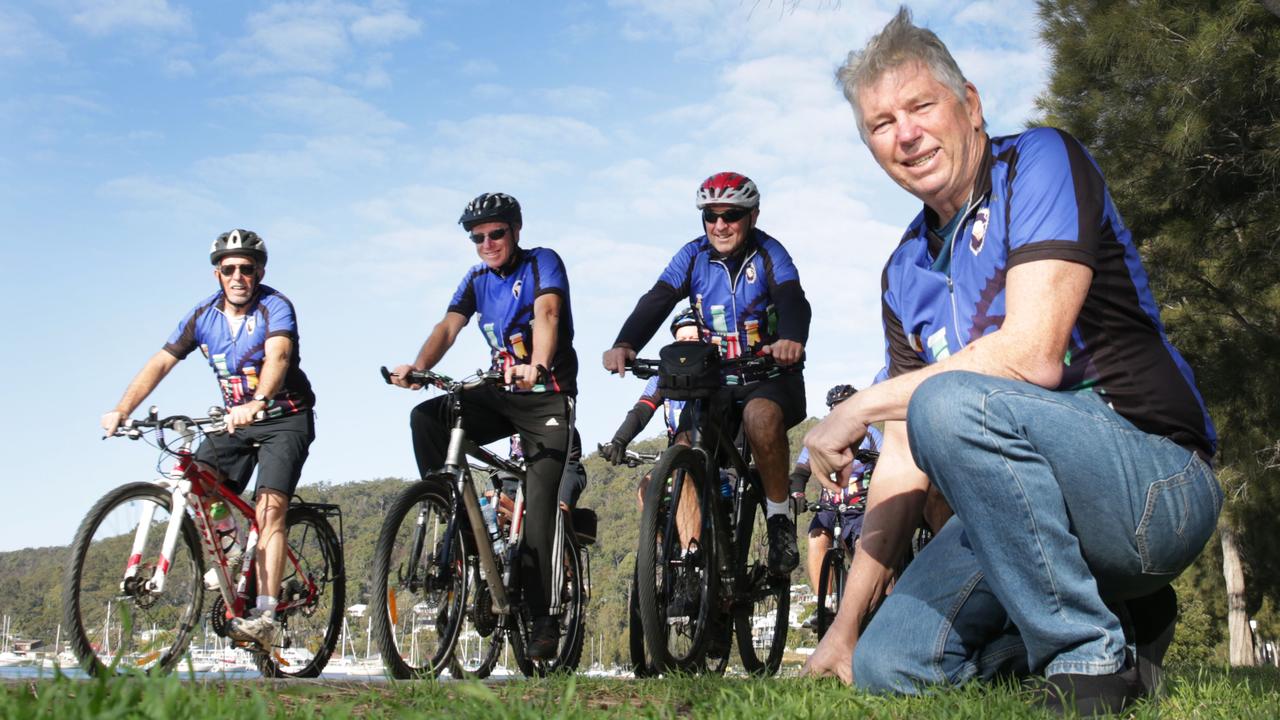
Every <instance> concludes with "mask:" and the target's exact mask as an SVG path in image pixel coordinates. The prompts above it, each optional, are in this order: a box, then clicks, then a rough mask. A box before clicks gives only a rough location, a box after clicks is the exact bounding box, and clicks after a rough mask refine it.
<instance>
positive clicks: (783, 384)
mask: <svg viewBox="0 0 1280 720" xmlns="http://www.w3.org/2000/svg"><path fill="white" fill-rule="evenodd" d="M756 398H763V399H765V400H770V401H772V402H774V403H775V404H777V406H778V407H779V408H781V409H782V424H783V427H784V428H785V429H787V430H790V429H791V428H793V427H795V426H796V425H799V424H800V423H801V422H803V421H804V419H805V418H806V417H807V416H808V413H809V409H808V406H807V405H806V404H805V398H804V373H800V372H793V373H786V374H783V375H779V376H778V377H775V378H769V379H768V380H761V381H760V382H754V383H751V384H750V385H741V386H738V387H734V388H733V399H734V400H736V401H738V403H739V407H740V408H745V407H746V406H747V403H748V402H750V401H752V400H755V399H756ZM692 423H693V413H692V412H690V408H689V406H685V410H684V411H683V412H681V413H680V423H679V427H678V428H677V429H676V432H677V434H678V433H682V432H684V431H686V430H689V429H690V428H691V427H692Z"/></svg>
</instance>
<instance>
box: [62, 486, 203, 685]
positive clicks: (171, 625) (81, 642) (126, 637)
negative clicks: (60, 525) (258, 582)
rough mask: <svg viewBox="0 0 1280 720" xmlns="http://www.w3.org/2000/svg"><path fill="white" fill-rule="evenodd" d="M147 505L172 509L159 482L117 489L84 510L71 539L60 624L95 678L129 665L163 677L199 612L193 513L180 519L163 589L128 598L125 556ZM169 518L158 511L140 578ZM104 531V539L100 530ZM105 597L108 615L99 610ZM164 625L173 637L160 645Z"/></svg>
mask: <svg viewBox="0 0 1280 720" xmlns="http://www.w3.org/2000/svg"><path fill="white" fill-rule="evenodd" d="M135 503H136V506H134V507H130V505H132V504H135ZM148 504H149V505H150V506H151V509H152V510H153V511H154V512H155V513H156V514H157V515H159V514H161V513H162V514H163V515H166V516H167V515H169V514H170V512H171V510H172V498H171V496H170V494H169V492H168V491H167V490H165V489H164V488H163V487H161V486H159V485H156V484H155V483H149V482H137V483H129V484H127V485H122V486H120V487H118V488H116V489H114V490H112V491H111V492H109V493H107V494H106V495H105V496H103V497H102V499H100V500H98V502H97V503H95V504H94V506H93V508H92V509H90V510H89V513H88V514H87V515H85V518H84V520H83V521H82V522H81V523H80V527H79V528H78V529H77V530H76V535H75V539H74V540H73V541H72V543H71V557H70V559H69V562H68V563H67V569H66V574H65V575H64V580H63V590H62V606H63V618H62V622H63V624H64V625H66V627H67V629H68V630H69V631H70V633H71V648H72V650H73V651H74V652H75V655H76V657H77V658H78V659H79V661H80V666H81V667H82V668H83V669H84V670H85V672H87V673H89V674H90V675H96V676H109V675H114V674H116V673H118V672H125V671H128V670H136V671H142V672H145V673H147V674H149V675H163V674H165V673H168V672H170V671H172V670H173V669H174V668H175V667H177V665H178V664H179V662H180V661H181V660H182V658H183V657H184V656H185V655H186V651H187V646H188V645H189V644H190V642H191V632H192V629H193V628H194V627H195V625H196V623H197V622H198V621H199V619H200V616H201V614H202V606H203V604H204V581H203V575H204V554H203V549H202V547H201V544H200V538H199V535H198V534H197V532H196V527H195V523H193V522H192V520H191V518H190V517H183V518H182V522H181V525H180V527H181V530H180V532H179V535H178V540H177V542H176V543H175V545H174V550H173V557H172V558H170V563H169V569H168V573H167V577H166V578H165V588H164V591H163V592H162V593H161V594H157V595H151V594H146V593H142V594H135V595H129V594H126V593H125V590H124V589H123V587H122V585H123V583H122V580H123V579H124V578H123V575H122V573H121V570H122V568H123V566H124V563H123V562H122V561H123V560H125V559H127V558H129V557H130V551H131V548H132V543H133V540H134V531H136V529H137V527H138V523H139V521H140V519H141V515H140V513H141V512H142V509H143V507H146V506H147V505H148ZM117 511H119V512H118V513H117ZM168 521H169V518H168V517H163V518H157V517H156V516H154V515H153V519H152V527H151V529H150V531H149V532H148V536H147V545H146V546H145V548H144V549H143V551H142V553H141V559H142V563H141V564H140V565H139V566H138V574H137V576H136V577H138V578H139V579H141V580H142V581H145V580H146V579H148V578H150V577H151V576H152V573H153V572H154V570H155V564H154V559H155V558H157V557H158V556H159V550H160V547H161V546H162V544H163V537H164V534H165V528H166V527H167V525H168ZM100 530H101V531H102V532H103V533H104V534H103V535H102V536H99V535H98V533H99V531H100ZM169 598H172V599H173V601H171V602H170V601H168V599H169ZM103 601H105V602H106V607H105V612H104V613H101V614H99V612H98V611H99V609H100V608H99V607H98V606H99V604H101V603H102V602H103ZM113 603H114V604H116V605H117V608H116V609H115V612H116V616H117V617H119V618H121V621H120V625H119V626H118V627H117V626H113V625H112V624H111V621H112V619H113V618H112V607H111V606H112V604H113ZM120 605H123V606H124V608H121V607H119V606H120ZM125 608H128V609H125ZM161 625H163V626H164V627H165V629H164V631H163V632H164V633H165V635H164V636H163V637H166V638H171V641H167V642H168V644H167V647H164V648H163V649H159V650H157V649H156V638H157V637H161V635H160V634H159V633H158V632H154V631H152V628H153V626H154V627H157V628H158V627H160V626H161ZM99 627H101V628H102V631H101V633H100V632H99ZM113 634H114V636H115V637H114V640H115V642H114V650H113V648H112V645H113V643H112V639H113V638H112V635H113ZM160 642H162V643H163V642H166V641H163V640H162V641H160Z"/></svg>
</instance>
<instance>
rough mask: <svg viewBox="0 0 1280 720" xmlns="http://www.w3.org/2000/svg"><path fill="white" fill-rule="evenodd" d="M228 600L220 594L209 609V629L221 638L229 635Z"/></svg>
mask: <svg viewBox="0 0 1280 720" xmlns="http://www.w3.org/2000/svg"><path fill="white" fill-rule="evenodd" d="M227 625H228V621H227V602H226V601H225V600H223V599H222V596H221V595H219V596H218V598H217V599H216V600H214V601H213V607H212V608H210V610H209V629H211V630H213V633H214V634H215V635H217V636H218V637H220V638H224V637H227Z"/></svg>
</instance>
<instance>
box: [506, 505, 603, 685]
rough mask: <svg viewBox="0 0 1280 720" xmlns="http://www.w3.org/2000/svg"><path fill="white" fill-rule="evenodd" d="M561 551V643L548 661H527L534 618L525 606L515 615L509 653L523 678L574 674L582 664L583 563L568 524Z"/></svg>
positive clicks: (584, 627) (565, 527)
mask: <svg viewBox="0 0 1280 720" xmlns="http://www.w3.org/2000/svg"><path fill="white" fill-rule="evenodd" d="M561 532H562V533H563V534H562V536H561V547H563V548H564V558H563V560H562V561H563V562H564V563H565V571H566V572H565V575H564V584H563V585H562V586H561V588H560V605H561V611H560V642H559V645H558V646H557V649H556V655H555V657H554V658H552V659H550V660H534V659H533V658H531V657H529V654H528V652H527V649H528V647H529V635H530V633H531V632H532V630H533V618H532V616H530V615H529V612H528V606H527V605H526V606H523V607H521V608H520V609H519V610H518V612H517V613H516V615H517V619H516V623H515V630H514V633H515V634H516V635H518V637H513V642H512V650H513V651H514V653H515V656H516V666H517V667H518V668H519V669H520V672H522V673H524V675H525V677H531V678H532V677H539V678H541V677H546V676H548V675H552V674H555V673H566V672H573V671H575V670H577V669H578V663H579V662H580V661H581V660H582V644H583V641H584V639H585V638H586V622H585V617H584V611H585V609H586V603H585V598H584V595H583V585H582V563H581V561H580V559H579V557H578V546H577V541H576V540H574V538H573V537H572V535H571V534H570V532H569V523H568V522H565V523H564V524H563V525H562V530H561Z"/></svg>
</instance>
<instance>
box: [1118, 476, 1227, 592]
mask: <svg viewBox="0 0 1280 720" xmlns="http://www.w3.org/2000/svg"><path fill="white" fill-rule="evenodd" d="M1221 510H1222V491H1221V489H1220V488H1219V487H1218V481H1217V479H1216V478H1215V477H1214V476H1213V471H1212V470H1210V469H1209V467H1208V465H1206V464H1205V463H1204V462H1203V461H1202V460H1200V459H1199V458H1198V457H1195V456H1192V457H1191V459H1190V461H1189V462H1188V463H1187V466H1186V467H1185V468H1183V469H1182V471H1181V472H1179V473H1178V474H1176V475H1173V476H1171V477H1168V478H1165V479H1163V480H1157V481H1156V482H1153V483H1151V485H1150V486H1149V487H1148V488H1147V502H1146V505H1145V507H1144V508H1143V511H1142V519H1141V520H1140V521H1139V522H1138V529H1137V530H1136V531H1135V533H1134V535H1135V537H1136V540H1137V546H1138V553H1139V554H1140V555H1141V557H1142V571H1143V572H1144V573H1150V574H1170V573H1178V572H1181V571H1182V570H1183V569H1184V568H1186V567H1187V566H1188V565H1190V564H1191V562H1192V561H1193V560H1195V558H1196V556H1197V555H1199V554H1200V551H1201V550H1202V549H1204V544H1205V543H1206V542H1208V540H1209V536H1210V535H1212V534H1213V529H1214V527H1216V526H1217V522H1218V513H1219V512H1220V511H1221Z"/></svg>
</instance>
